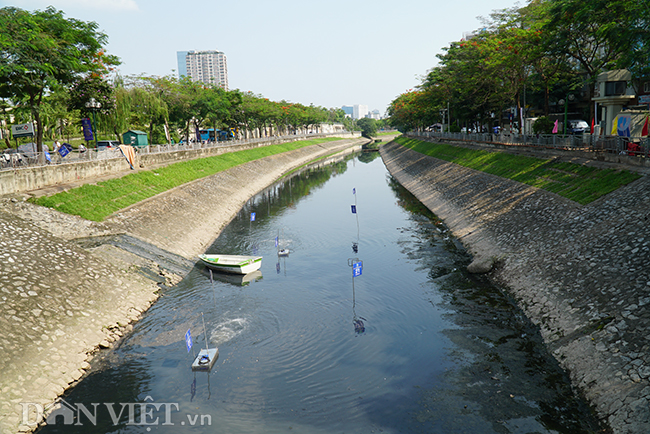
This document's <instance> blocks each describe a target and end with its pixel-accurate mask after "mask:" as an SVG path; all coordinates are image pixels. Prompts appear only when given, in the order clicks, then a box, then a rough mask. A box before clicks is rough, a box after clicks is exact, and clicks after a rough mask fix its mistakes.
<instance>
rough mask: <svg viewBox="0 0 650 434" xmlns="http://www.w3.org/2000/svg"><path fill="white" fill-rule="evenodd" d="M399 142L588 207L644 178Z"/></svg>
mask: <svg viewBox="0 0 650 434" xmlns="http://www.w3.org/2000/svg"><path fill="white" fill-rule="evenodd" d="M396 141H397V142H398V143H399V144H401V145H402V146H405V147H407V148H410V149H412V150H414V151H417V152H420V153H421V154H425V155H428V156H430V157H434V158H438V159H440V160H445V161H449V162H450V163H455V164H458V165H460V166H464V167H468V168H470V169H474V170H480V171H481V172H486V173H490V174H492V175H497V176H500V177H502V178H507V179H511V180H513V181H518V182H521V183H524V184H528V185H531V186H533V187H537V188H541V189H544V190H547V191H550V192H553V193H556V194H558V195H560V196H562V197H565V198H567V199H570V200H572V201H574V202H578V203H579V204H582V205H586V204H588V203H591V202H593V201H594V200H596V199H598V198H599V197H602V196H604V195H606V194H608V193H611V192H612V191H614V190H616V189H618V188H620V187H622V186H624V185H627V184H629V183H631V182H633V181H636V180H637V179H639V178H640V177H641V175H639V174H637V173H632V172H629V171H627V170H614V169H598V168H594V167H587V166H583V165H580V164H574V163H568V162H560V161H554V160H546V159H542V158H534V157H526V156H521V155H513V154H509V153H507V152H490V151H483V150H478V149H469V148H464V147H460V146H453V145H448V144H444V143H431V142H425V141H421V140H416V139H408V138H406V137H399V138H397V139H396Z"/></svg>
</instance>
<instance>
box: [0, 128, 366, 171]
mask: <svg viewBox="0 0 650 434" xmlns="http://www.w3.org/2000/svg"><path fill="white" fill-rule="evenodd" d="M342 134H354V133H350V132H345V133H323V134H295V135H294V134H290V135H284V136H271V137H261V138H252V139H238V140H228V141H221V142H205V143H201V142H192V143H176V144H162V145H149V146H146V147H144V148H136V153H137V154H138V155H143V154H161V153H168V152H178V151H188V150H196V149H206V148H216V147H230V146H237V145H245V144H258V143H266V142H275V141H287V140H303V139H309V138H315V137H322V136H339V135H342ZM43 154H44V155H41V154H40V153H38V152H20V151H15V150H13V152H11V153H0V171H1V170H13V169H19V168H25V167H40V166H49V165H57V164H74V163H79V162H84V161H93V160H108V159H114V158H123V156H122V152H121V151H120V150H119V149H104V150H101V151H98V150H96V149H88V150H85V151H82V152H79V151H78V150H76V149H73V150H72V151H71V152H70V153H69V154H68V155H66V156H65V157H61V155H59V153H58V152H56V151H50V152H47V153H43ZM47 155H49V160H48V158H46V156H47ZM43 162H44V163H43Z"/></svg>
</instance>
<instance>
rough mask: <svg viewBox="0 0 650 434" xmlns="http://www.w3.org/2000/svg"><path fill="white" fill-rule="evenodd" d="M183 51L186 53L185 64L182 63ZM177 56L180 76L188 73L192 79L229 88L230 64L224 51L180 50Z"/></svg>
mask: <svg viewBox="0 0 650 434" xmlns="http://www.w3.org/2000/svg"><path fill="white" fill-rule="evenodd" d="M183 53H184V54H185V56H184V58H185V64H184V65H183V64H182V58H183ZM177 56H178V73H179V76H183V75H186V76H187V77H190V78H191V79H192V81H200V82H202V83H205V84H212V85H216V86H221V87H222V88H223V89H225V90H228V64H227V62H226V55H225V54H224V53H223V52H222V51H216V50H208V51H187V52H183V51H179V52H177ZM183 72H184V73H185V74H183Z"/></svg>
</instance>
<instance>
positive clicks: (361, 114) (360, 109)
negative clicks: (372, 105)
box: [352, 104, 368, 119]
mask: <svg viewBox="0 0 650 434" xmlns="http://www.w3.org/2000/svg"><path fill="white" fill-rule="evenodd" d="M352 110H353V114H352V119H361V118H365V117H366V115H367V114H368V106H367V105H361V104H355V105H353V106H352Z"/></svg>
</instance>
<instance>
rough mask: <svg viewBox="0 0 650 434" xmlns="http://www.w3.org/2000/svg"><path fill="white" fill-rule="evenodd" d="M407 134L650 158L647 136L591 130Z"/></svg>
mask: <svg viewBox="0 0 650 434" xmlns="http://www.w3.org/2000/svg"><path fill="white" fill-rule="evenodd" d="M408 135H412V136H416V137H427V138H432V139H439V140H445V139H448V140H460V141H465V142H483V143H492V144H498V145H506V146H526V147H534V148H544V149H557V150H565V151H584V152H607V153H612V154H617V155H631V156H638V157H645V158H650V138H648V137H619V136H596V135H591V134H575V135H574V134H572V135H562V134H488V133H478V134H471V133H436V132H429V131H418V132H413V131H411V132H409V133H408Z"/></svg>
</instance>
